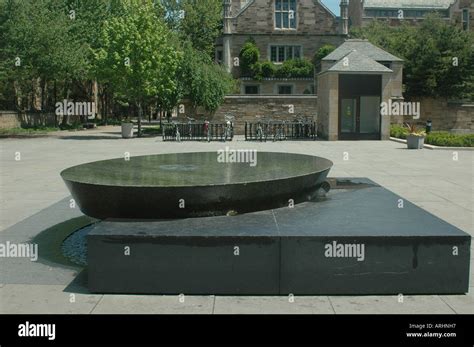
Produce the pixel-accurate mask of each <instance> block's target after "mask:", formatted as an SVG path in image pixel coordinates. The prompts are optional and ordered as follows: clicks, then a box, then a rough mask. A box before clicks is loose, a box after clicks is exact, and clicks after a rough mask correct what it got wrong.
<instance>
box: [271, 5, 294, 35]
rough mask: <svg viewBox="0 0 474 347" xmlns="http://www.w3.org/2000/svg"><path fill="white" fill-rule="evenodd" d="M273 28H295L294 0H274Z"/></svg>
mask: <svg viewBox="0 0 474 347" xmlns="http://www.w3.org/2000/svg"><path fill="white" fill-rule="evenodd" d="M275 28H276V29H296V0H275Z"/></svg>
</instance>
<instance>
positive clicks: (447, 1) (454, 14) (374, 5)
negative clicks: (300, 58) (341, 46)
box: [349, 0, 474, 31]
mask: <svg viewBox="0 0 474 347" xmlns="http://www.w3.org/2000/svg"><path fill="white" fill-rule="evenodd" d="M432 12H436V13H438V14H439V15H440V16H441V18H443V19H445V20H446V21H448V22H451V23H452V24H453V25H456V26H458V27H459V28H461V29H463V30H470V31H473V30H474V29H473V26H472V25H471V23H472V20H473V16H474V0H349V26H350V27H352V26H354V27H359V26H365V25H367V24H369V23H370V22H372V21H373V20H381V21H384V22H385V23H387V24H388V25H392V26H397V25H400V23H402V22H408V23H410V24H417V23H419V22H420V21H422V20H423V19H424V18H425V17H426V16H427V15H428V14H429V13H432Z"/></svg>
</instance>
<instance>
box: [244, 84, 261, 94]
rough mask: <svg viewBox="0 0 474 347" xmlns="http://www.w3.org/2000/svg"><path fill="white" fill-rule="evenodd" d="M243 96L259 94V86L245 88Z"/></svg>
mask: <svg viewBox="0 0 474 347" xmlns="http://www.w3.org/2000/svg"><path fill="white" fill-rule="evenodd" d="M245 94H260V87H259V86H255V85H253V86H245Z"/></svg>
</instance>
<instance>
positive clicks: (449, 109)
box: [392, 98, 474, 133]
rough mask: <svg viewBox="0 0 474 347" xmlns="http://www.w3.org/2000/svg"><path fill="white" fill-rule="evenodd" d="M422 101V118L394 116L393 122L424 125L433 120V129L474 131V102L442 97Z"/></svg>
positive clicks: (460, 131)
mask: <svg viewBox="0 0 474 347" xmlns="http://www.w3.org/2000/svg"><path fill="white" fill-rule="evenodd" d="M420 103H421V105H420V108H421V115H420V119H418V120H413V118H412V117H400V116H398V117H397V116H392V123H393V124H402V123H403V122H416V123H419V124H421V125H423V124H425V123H426V121H427V120H431V121H432V122H433V131H451V132H454V133H474V102H471V103H463V102H454V101H448V100H446V99H441V98H440V99H433V98H423V99H421V100H420Z"/></svg>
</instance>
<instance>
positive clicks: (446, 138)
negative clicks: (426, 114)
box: [390, 125, 474, 147]
mask: <svg viewBox="0 0 474 347" xmlns="http://www.w3.org/2000/svg"><path fill="white" fill-rule="evenodd" d="M408 134H409V130H408V129H407V128H406V127H402V126H400V125H392V127H391V129H390V136H392V137H396V138H399V139H406V138H407V135H408ZM425 143H426V144H429V145H433V146H440V147H474V134H467V135H458V134H451V133H449V132H447V131H434V132H431V133H429V134H427V135H426V138H425Z"/></svg>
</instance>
